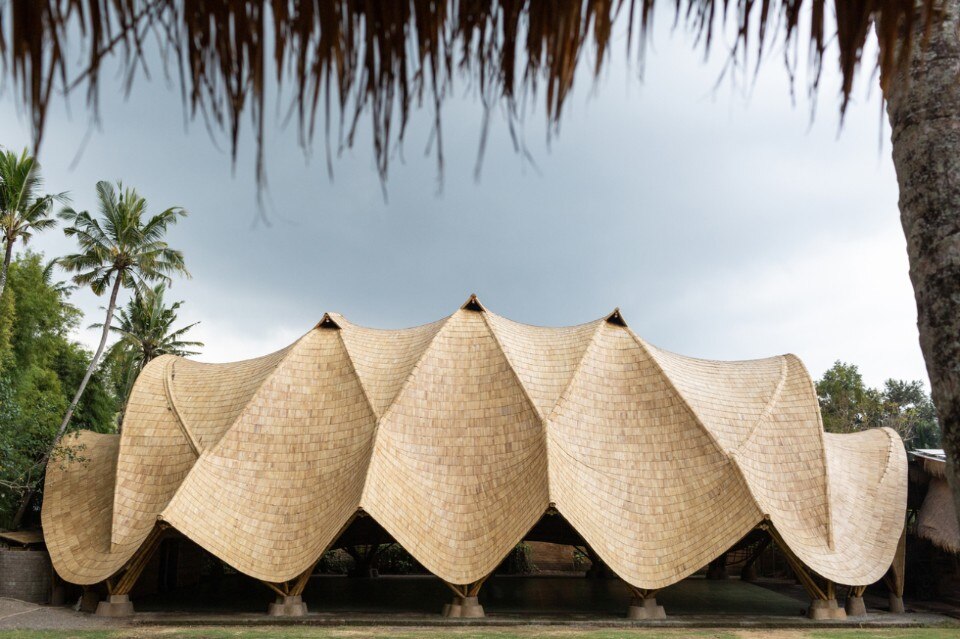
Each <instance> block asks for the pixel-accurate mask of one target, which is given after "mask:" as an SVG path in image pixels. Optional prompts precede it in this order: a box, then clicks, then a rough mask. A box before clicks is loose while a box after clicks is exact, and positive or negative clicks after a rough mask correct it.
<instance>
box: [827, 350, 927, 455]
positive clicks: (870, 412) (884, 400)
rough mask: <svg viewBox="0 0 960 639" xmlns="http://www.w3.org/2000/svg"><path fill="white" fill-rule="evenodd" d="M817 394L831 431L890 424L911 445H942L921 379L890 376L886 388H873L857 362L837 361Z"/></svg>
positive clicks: (846, 431) (922, 446) (924, 446)
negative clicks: (865, 379)
mask: <svg viewBox="0 0 960 639" xmlns="http://www.w3.org/2000/svg"><path fill="white" fill-rule="evenodd" d="M817 395H818V397H819V399H820V414H821V415H822V416H823V427H824V429H825V430H827V431H828V432H831V433H850V432H855V431H860V430H864V429H867V428H876V427H878V426H887V427H889V428H892V429H893V430H895V431H897V433H898V434H899V435H900V437H901V438H902V439H903V441H904V444H905V445H906V446H907V447H908V448H937V447H939V446H940V443H941V437H940V426H939V424H938V422H937V415H936V411H935V410H934V408H933V402H931V401H930V397H929V396H928V395H927V393H926V391H925V390H924V388H923V383H922V382H920V381H919V380H914V381H905V380H899V379H888V380H887V381H886V382H884V385H883V387H882V388H870V387H868V386H867V385H866V384H865V383H864V381H863V376H862V375H860V370H859V369H858V368H857V366H856V365H855V364H847V363H844V362H840V361H837V362H835V363H834V365H833V366H831V367H830V368H829V369H828V370H827V371H826V372H825V373H824V374H823V377H821V378H820V379H819V380H817Z"/></svg>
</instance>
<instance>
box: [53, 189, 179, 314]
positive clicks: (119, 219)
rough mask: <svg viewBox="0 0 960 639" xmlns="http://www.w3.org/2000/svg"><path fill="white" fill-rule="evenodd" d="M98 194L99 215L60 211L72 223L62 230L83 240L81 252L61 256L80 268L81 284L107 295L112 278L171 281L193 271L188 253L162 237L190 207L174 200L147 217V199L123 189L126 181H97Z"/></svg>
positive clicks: (70, 267) (131, 282)
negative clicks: (185, 255) (186, 260)
mask: <svg viewBox="0 0 960 639" xmlns="http://www.w3.org/2000/svg"><path fill="white" fill-rule="evenodd" d="M118 191H119V193H118ZM97 199H98V204H99V209H100V211H99V212H100V216H99V219H98V218H96V217H94V216H92V215H90V213H88V212H87V211H80V212H77V211H75V210H74V209H72V208H70V207H67V208H65V209H63V211H61V212H60V218H61V219H63V220H64V221H65V222H67V223H68V224H70V226H68V227H66V228H65V229H64V230H63V232H64V233H65V234H66V235H67V236H68V237H74V238H76V239H77V242H78V244H79V245H80V252H79V253H74V254H72V255H65V256H64V257H62V258H60V265H61V266H62V267H63V268H64V269H66V270H67V271H70V272H74V273H76V275H74V276H73V281H74V282H75V283H76V284H77V285H79V286H89V287H90V288H91V289H92V290H93V292H94V293H96V294H97V295H102V294H103V292H104V291H105V290H106V289H107V287H109V286H110V284H111V282H112V281H116V282H119V285H120V286H122V287H124V288H128V287H131V286H137V285H143V284H144V283H146V282H155V281H162V282H169V281H170V275H172V274H175V273H179V274H182V275H186V276H189V273H188V272H187V269H186V267H185V266H184V262H183V254H182V253H181V252H180V251H176V250H174V249H171V248H170V247H169V246H168V245H167V243H166V242H165V241H164V240H163V237H164V235H165V234H166V232H167V229H168V228H169V227H170V226H172V225H173V224H176V222H177V219H178V218H180V217H183V216H185V215H186V211H184V210H183V209H182V208H180V207H177V206H174V207H170V208H168V209H166V210H164V211H161V212H160V213H157V214H156V215H153V216H152V217H150V218H149V219H145V218H146V211H147V201H146V200H145V199H144V198H142V197H141V196H140V195H139V194H138V193H137V192H136V191H135V190H134V189H126V190H124V189H123V185H122V184H121V183H118V184H117V187H116V188H114V186H113V184H111V183H109V182H97ZM114 278H116V279H114ZM111 314H112V312H111Z"/></svg>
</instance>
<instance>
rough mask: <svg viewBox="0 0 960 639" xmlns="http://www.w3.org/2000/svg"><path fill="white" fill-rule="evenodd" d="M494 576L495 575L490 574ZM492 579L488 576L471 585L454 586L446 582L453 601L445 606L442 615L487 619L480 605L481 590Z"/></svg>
mask: <svg viewBox="0 0 960 639" xmlns="http://www.w3.org/2000/svg"><path fill="white" fill-rule="evenodd" d="M490 574H493V573H490ZM489 578H490V575H487V576H486V577H484V578H483V579H478V580H477V581H474V582H473V583H470V584H452V583H450V582H448V581H444V582H443V583H445V584H446V585H447V588H449V589H450V590H452V591H453V601H452V602H451V603H448V604H444V605H443V610H442V611H441V613H440V614H441V615H442V616H444V617H464V618H477V617H485V616H486V614H485V613H484V611H483V606H481V605H480V599H479V596H480V588H481V587H482V586H483V584H484V582H485V581H486V580H487V579H489Z"/></svg>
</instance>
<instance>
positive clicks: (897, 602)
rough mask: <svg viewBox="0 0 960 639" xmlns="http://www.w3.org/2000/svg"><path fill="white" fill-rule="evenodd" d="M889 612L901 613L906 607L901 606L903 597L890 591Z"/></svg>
mask: <svg viewBox="0 0 960 639" xmlns="http://www.w3.org/2000/svg"><path fill="white" fill-rule="evenodd" d="M890 612H892V613H893V614H895V615H902V614H903V613H904V612H906V609H904V607H903V597H898V596H897V595H895V594H893V593H892V592H891V593H890Z"/></svg>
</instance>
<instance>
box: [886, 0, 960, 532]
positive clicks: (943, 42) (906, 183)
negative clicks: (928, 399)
mask: <svg viewBox="0 0 960 639" xmlns="http://www.w3.org/2000/svg"><path fill="white" fill-rule="evenodd" d="M939 5H940V6H941V8H942V13H941V15H940V17H941V18H942V19H941V20H940V21H935V23H934V25H933V27H932V29H931V32H930V34H929V40H928V41H927V42H926V45H925V46H922V45H921V43H922V41H923V25H922V24H918V25H916V26H915V27H914V32H913V41H914V50H913V52H912V59H911V62H910V64H909V65H908V66H907V67H906V68H904V69H903V70H901V71H899V72H898V73H897V75H896V76H895V77H892V78H885V80H889V82H885V84H887V85H888V89H887V91H886V93H885V95H884V97H885V98H886V100H887V115H888V116H889V118H890V126H891V128H892V135H891V139H892V143H893V162H894V166H895V167H896V170H897V181H898V182H899V186H900V219H901V222H902V224H903V231H904V233H905V234H906V238H907V253H908V255H909V258H910V279H911V280H912V281H913V290H914V295H915V297H916V301H917V327H918V328H919V330H920V348H921V350H922V351H923V357H924V360H925V361H926V365H927V374H928V375H929V376H930V385H931V390H932V397H933V403H934V405H935V406H936V408H937V416H938V418H939V421H940V426H941V428H942V429H943V448H944V450H945V451H946V454H947V476H948V479H949V481H950V486H951V488H952V490H953V497H954V503H955V504H956V507H957V513H958V516H960V30H958V29H960V3H958V2H957V1H956V0H948V1H946V2H942V3H939ZM920 22H922V21H920Z"/></svg>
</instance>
